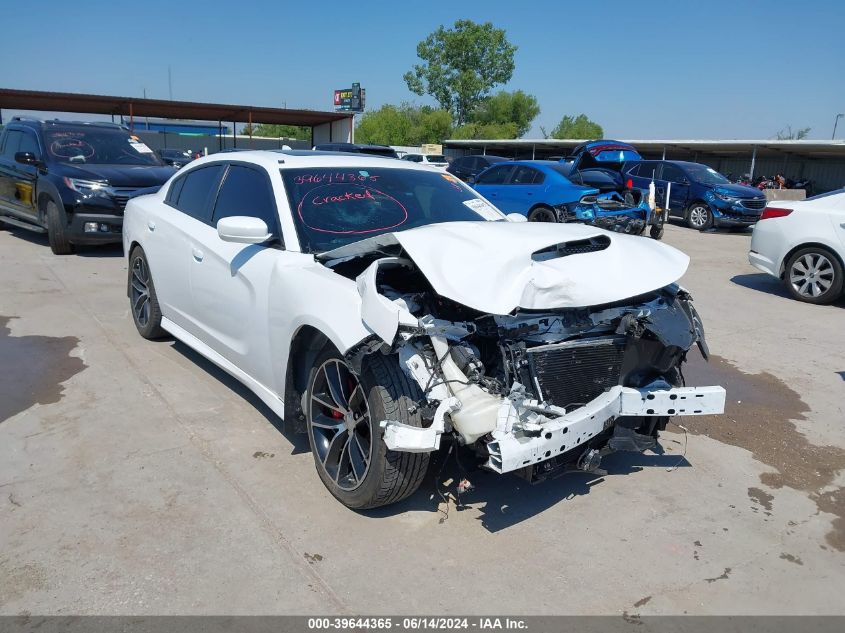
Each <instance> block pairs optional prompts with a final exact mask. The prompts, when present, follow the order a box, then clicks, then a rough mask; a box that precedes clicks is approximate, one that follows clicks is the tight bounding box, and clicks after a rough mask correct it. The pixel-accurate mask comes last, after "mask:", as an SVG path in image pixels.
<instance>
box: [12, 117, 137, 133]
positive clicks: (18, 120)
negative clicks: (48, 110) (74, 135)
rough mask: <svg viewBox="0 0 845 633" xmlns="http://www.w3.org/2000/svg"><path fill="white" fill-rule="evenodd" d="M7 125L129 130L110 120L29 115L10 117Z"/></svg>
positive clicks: (39, 127) (36, 127) (38, 127)
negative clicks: (82, 119) (78, 119)
mask: <svg viewBox="0 0 845 633" xmlns="http://www.w3.org/2000/svg"><path fill="white" fill-rule="evenodd" d="M7 125H23V126H25V127H30V128H35V129H44V128H48V127H50V126H52V125H61V126H64V127H101V128H107V129H111V130H125V131H126V132H129V128H128V127H126V126H125V125H122V124H120V123H112V122H110V121H64V120H62V119H46V120H45V119H35V118H30V117H20V116H16V117H12V120H11V121H9V122H8V123H7Z"/></svg>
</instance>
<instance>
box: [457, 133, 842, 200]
mask: <svg viewBox="0 0 845 633" xmlns="http://www.w3.org/2000/svg"><path fill="white" fill-rule="evenodd" d="M619 140H621V141H623V142H625V143H629V144H631V145H633V146H634V147H636V148H637V150H638V151H639V152H640V154H642V155H643V157H644V158H650V159H660V158H665V159H667V160H689V161H694V162H698V163H704V164H705V165H709V166H710V167H713V168H714V169H716V170H717V171H719V172H721V173H723V174H725V175H726V176H730V175H734V176H740V175H743V174H750V175H751V176H752V177H753V176H758V175H765V176H774V175H775V174H777V173H782V174H783V175H784V176H786V177H787V178H790V179H792V180H802V179H804V178H809V179H810V180H812V181H813V184H814V189H815V191H816V192H823V191H830V190H832V189H839V188H841V187H845V141H776V140H700V139H688V140H678V139H674V140H625V139H619ZM583 142H585V141H584V140H582V139H516V140H501V139H499V140H496V139H489V140H448V141H444V143H443V147H444V151H445V153H446V154H447V155H451V156H462V155H464V154H496V155H499V156H505V157H508V158H519V159H530V158H537V159H541V158H555V157H557V158H561V157H563V156H566V155H568V154H569V153H570V152H571V151H572V150H573V149H575V147H576V146H578V145H580V144H581V143H583Z"/></svg>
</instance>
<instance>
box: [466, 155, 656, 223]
mask: <svg viewBox="0 0 845 633" xmlns="http://www.w3.org/2000/svg"><path fill="white" fill-rule="evenodd" d="M566 173H568V172H567V170H566V168H565V167H564V166H563V165H562V164H561V163H558V162H554V161H548V160H518V161H504V162H500V163H496V164H495V165H493V166H492V167H490V168H488V169H486V170H485V171H483V172H481V173H480V174H478V176H477V177H476V178H474V179H473V180H474V184H473V187H474V188H475V190H476V191H478V193H480V194H481V195H483V196H484V197H485V198H487V199H488V200H490V201H491V202H492V203H493V204H495V205H496V207H498V208H499V209H500V210H502V211H504V212H506V213H519V214H521V215H524V216H525V217H526V218H527V219H528V220H529V221H530V222H583V223H586V224H593V225H595V226H600V227H602V228H606V229H609V230H612V231H618V232H622V233H634V234H636V235H639V234H640V233H642V232H643V230H644V229H645V227H646V225H647V223H648V217H649V209H648V207H647V206H646V205H642V206H631V205H629V204H626V203H625V202H624V200H622V199H616V198H612V197H608V196H603V195H601V192H600V191H599V190H598V189H594V188H592V187H586V186H584V185H576V184H573V183H572V182H571V181H570V180H569V179H568V178H567V177H566V175H565V174H566Z"/></svg>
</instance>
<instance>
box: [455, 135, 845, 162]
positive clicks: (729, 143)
mask: <svg viewBox="0 0 845 633" xmlns="http://www.w3.org/2000/svg"><path fill="white" fill-rule="evenodd" d="M588 140H590V139H552V138H549V139H513V140H511V139H478V140H464V139H460V140H458V139H450V140H447V141H443V145H444V146H445V147H447V148H453V149H467V150H470V149H476V150H481V149H484V150H485V151H486V152H489V153H494V152H495V151H496V150H497V149H499V150H506V151H511V152H512V151H514V150H523V151H531V150H532V148H534V149H542V150H545V151H552V150H555V149H558V150H572V149H574V148H575V147H576V146H578V145H580V144H581V143H585V142H587V141H588ZM618 140H620V141H622V142H623V143H629V144H630V145H633V146H634V147H636V148H637V149H638V150H640V151H641V152H644V153H649V154H653V153H656V152H662V151H663V149H664V148H665V149H667V150H673V149H674V150H683V151H686V152H689V153H693V152H697V151H698V152H706V153H709V154H718V155H731V154H737V155H751V153H752V152H753V151H754V149H755V148H756V149H757V155H758V156H760V155H763V154H764V153H765V154H770V155H779V154H782V153H785V152H786V153H789V154H791V155H794V156H800V157H806V158H828V157H845V141H841V140H836V141H826V140H818V141H809V140H801V141H795V140H772V139H749V140H703V139H666V140H662V139H648V140H643V139H640V140H630V139H618Z"/></svg>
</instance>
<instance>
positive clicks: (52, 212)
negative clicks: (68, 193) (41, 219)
mask: <svg viewBox="0 0 845 633" xmlns="http://www.w3.org/2000/svg"><path fill="white" fill-rule="evenodd" d="M44 213H45V215H46V216H47V240H48V241H49V242H50V250H52V251H53V254H55V255H70V254H71V253H73V251H74V248H73V244H71V243H70V241H69V240H68V237H67V221H66V218H65V214H64V213H63V212H62V211H61V209H59V205H57V204H56V203H55V202H53V201H52V200H48V201H47V205H46V208H45V209H44Z"/></svg>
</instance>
